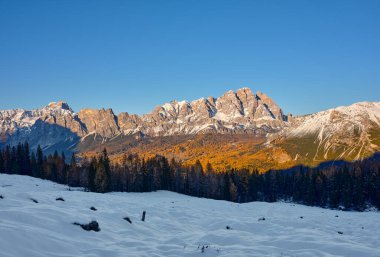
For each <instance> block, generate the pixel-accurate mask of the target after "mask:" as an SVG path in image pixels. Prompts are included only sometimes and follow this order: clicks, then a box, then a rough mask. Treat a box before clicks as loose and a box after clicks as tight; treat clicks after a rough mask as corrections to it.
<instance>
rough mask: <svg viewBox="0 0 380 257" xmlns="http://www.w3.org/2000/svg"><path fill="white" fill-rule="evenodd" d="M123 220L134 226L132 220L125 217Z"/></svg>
mask: <svg viewBox="0 0 380 257" xmlns="http://www.w3.org/2000/svg"><path fill="white" fill-rule="evenodd" d="M123 219H124V220H126V221H128V222H129V223H131V224H132V221H131V219H130V218H129V217H124V218H123Z"/></svg>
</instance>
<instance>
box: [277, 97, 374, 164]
mask: <svg viewBox="0 0 380 257" xmlns="http://www.w3.org/2000/svg"><path fill="white" fill-rule="evenodd" d="M284 135H285V140H284V141H281V144H283V145H284V142H285V143H287V142H288V141H294V140H296V142H302V143H303V145H302V146H301V145H300V144H298V145H296V147H295V149H294V150H293V151H294V154H296V155H297V156H294V158H302V157H303V158H306V159H311V160H312V161H315V162H318V161H324V160H334V159H348V160H357V159H361V158H365V157H367V156H369V155H371V154H373V153H375V152H376V151H379V150H380V103H371V102H361V103H355V104H353V105H350V106H342V107H337V108H334V109H330V110H327V111H322V112H318V113H314V114H311V115H306V116H300V117H295V118H292V123H291V126H290V127H288V128H287V129H286V130H285V131H284Z"/></svg>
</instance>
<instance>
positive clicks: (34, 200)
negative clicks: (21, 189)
mask: <svg viewBox="0 0 380 257" xmlns="http://www.w3.org/2000/svg"><path fill="white" fill-rule="evenodd" d="M30 200H32V201H33V202H34V203H38V201H37V200H36V199H33V198H30Z"/></svg>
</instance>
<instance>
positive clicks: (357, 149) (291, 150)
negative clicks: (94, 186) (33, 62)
mask: <svg viewBox="0 0 380 257" xmlns="http://www.w3.org/2000/svg"><path fill="white" fill-rule="evenodd" d="M24 141H28V142H29V144H30V146H31V149H32V150H35V149H36V148H37V146H38V145H41V147H42V148H43V150H44V152H45V153H52V152H54V151H56V150H57V151H59V152H60V151H64V152H65V153H66V154H70V153H72V152H76V153H77V154H78V155H79V156H81V157H84V156H93V155H96V154H97V153H98V152H100V151H101V150H102V149H103V148H104V147H106V148H107V150H108V151H109V153H110V155H111V158H112V160H114V161H119V160H121V159H122V157H123V156H124V154H139V155H140V156H142V157H151V156H154V155H157V154H158V155H163V156H166V157H168V158H175V159H177V160H178V161H182V162H183V163H184V164H193V163H195V162H196V160H200V161H201V163H202V164H204V165H206V164H207V163H208V162H210V163H211V164H212V165H213V167H214V168H215V169H219V170H225V169H229V168H243V167H248V168H256V169H258V170H260V171H266V170H269V169H284V168H290V167H293V166H295V165H309V166H315V165H318V164H320V163H322V162H326V161H335V160H346V161H353V160H360V159H363V158H366V157H369V156H371V155H373V154H374V153H376V152H377V151H380V102H359V103H355V104H352V105H350V106H342V107H337V108H334V109H330V110H325V111H321V112H318V113H313V114H310V115H304V116H296V117H293V116H292V115H290V114H284V112H283V110H282V109H281V108H280V107H279V106H278V105H277V104H276V102H275V101H274V100H272V99H271V98H270V97H269V96H267V95H265V94H264V93H261V92H257V93H253V92H252V91H251V90H250V89H249V88H242V89H239V90H237V91H236V92H233V91H228V92H226V93H225V94H224V95H223V96H220V97H218V98H214V97H208V98H201V99H198V100H194V101H192V102H187V101H180V102H179V101H172V102H170V103H165V104H163V105H161V106H157V107H156V108H155V109H154V110H152V111H151V112H150V113H148V114H144V115H141V116H139V115H135V114H129V113H127V112H122V113H120V114H115V113H114V112H113V110H112V109H82V110H80V111H79V112H78V113H76V112H74V110H72V109H71V108H70V106H69V105H68V104H67V103H65V102H62V101H61V102H52V103H50V104H48V105H47V106H45V107H42V108H39V109H35V110H23V109H14V110H3V111H0V147H1V146H4V145H7V144H10V145H16V144H18V143H19V142H24Z"/></svg>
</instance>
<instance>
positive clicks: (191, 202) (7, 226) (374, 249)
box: [0, 175, 380, 257]
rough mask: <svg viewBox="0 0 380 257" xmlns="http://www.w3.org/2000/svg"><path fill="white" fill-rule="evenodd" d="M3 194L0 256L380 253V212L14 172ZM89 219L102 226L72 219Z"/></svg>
mask: <svg viewBox="0 0 380 257" xmlns="http://www.w3.org/2000/svg"><path fill="white" fill-rule="evenodd" d="M0 195H2V196H3V199H0V256H1V257H10V256H12V257H13V256H20V257H33V256H59V257H66V256H76V257H78V256H110V257H114V256H147V257H148V256H149V257H151V256H234V257H235V256H278V257H280V256H326V257H327V256H329V257H330V256H354V257H359V256H360V257H362V256H380V245H379V242H380V222H379V221H380V213H377V212H364V213H357V212H342V211H334V210H326V209H321V208H316V207H306V206H301V205H294V204H289V203H261V202H255V203H248V204H235V203H230V202H225V201H215V200H208V199H199V198H193V197H189V196H184V195H179V194H176V193H171V192H165V191H160V192H154V193H109V194H95V193H85V192H80V191H68V190H67V186H62V185H57V184H54V183H52V182H49V181H42V180H39V179H35V178H31V177H23V176H16V175H13V176H11V175H0ZM57 197H62V198H63V199H64V200H65V201H64V202H63V201H56V198H57ZM31 198H33V199H35V200H37V201H38V203H34V202H33V201H32V200H31ZM91 206H94V207H96V208H97V211H92V210H90V207H91ZM143 210H145V211H146V212H147V215H146V221H145V222H142V221H141V220H140V219H141V214H142V211H143ZM126 216H128V217H129V218H130V219H131V220H132V224H130V223H128V222H127V221H125V220H123V218H124V217H126ZM301 216H302V217H303V218H301ZM260 218H265V220H259V219H260ZM92 220H97V221H98V222H99V225H100V229H101V231H100V232H94V231H90V232H88V231H85V230H83V229H82V228H81V227H79V226H75V225H72V223H73V222H80V223H88V222H90V221H92ZM226 226H229V227H230V229H227V228H226ZM338 232H341V233H342V234H340V233H338ZM203 246H204V247H203ZM202 248H203V250H202Z"/></svg>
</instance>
